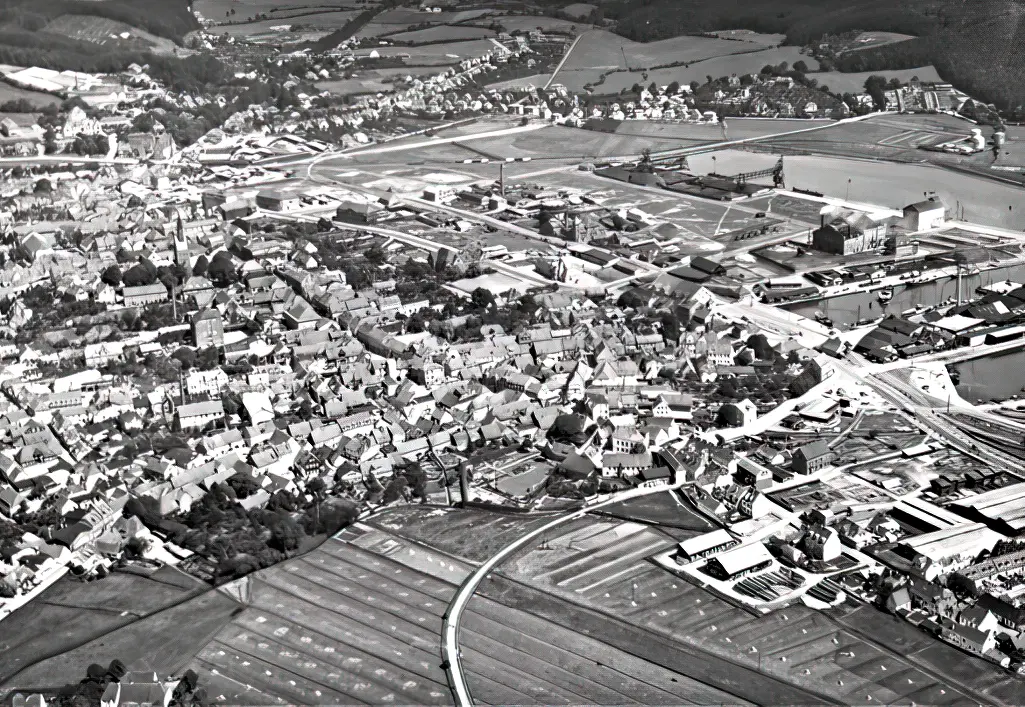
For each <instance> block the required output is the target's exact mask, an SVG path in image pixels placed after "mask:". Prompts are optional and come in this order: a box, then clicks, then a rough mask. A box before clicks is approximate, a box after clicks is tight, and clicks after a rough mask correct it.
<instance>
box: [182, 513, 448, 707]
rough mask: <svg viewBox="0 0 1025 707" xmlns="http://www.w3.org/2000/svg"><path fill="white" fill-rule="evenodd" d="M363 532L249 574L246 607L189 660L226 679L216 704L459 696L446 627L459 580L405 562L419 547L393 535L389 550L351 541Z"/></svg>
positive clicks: (212, 692) (215, 694)
mask: <svg viewBox="0 0 1025 707" xmlns="http://www.w3.org/2000/svg"><path fill="white" fill-rule="evenodd" d="M350 530H352V529H350ZM371 532H374V531H371ZM359 533H360V531H358V530H356V531H355V532H349V531H345V532H344V533H343V534H342V538H344V539H331V540H329V541H327V542H326V543H325V544H324V545H322V546H321V547H320V548H318V549H317V550H314V551H313V552H311V553H308V554H306V555H304V556H302V557H300V558H295V559H293V560H289V561H287V562H284V563H281V564H279V565H276V566H274V567H272V568H269V569H267V570H263V571H261V572H258V573H256V574H254V575H250V577H249V578H248V587H247V588H246V591H245V592H244V594H245V597H244V600H245V604H246V606H245V608H244V609H243V610H242V611H241V612H239V613H238V614H237V615H236V616H234V617H233V619H232V620H231V622H230V623H229V624H228V625H226V626H225V627H224V628H223V629H222V630H221V631H219V632H218V633H217V634H216V635H215V636H214V637H213V638H212V640H210V641H208V642H207V643H206V644H205V645H203V646H202V647H201V648H200V649H199V650H198V652H197V654H196V657H195V658H194V659H193V660H192V661H191V662H190V664H189V667H191V668H193V669H194V670H196V671H197V672H199V673H200V674H201V675H212V674H215V675H216V676H217V677H216V682H215V683H214V685H215V686H216V687H208V688H207V692H208V695H209V697H210V701H211V703H212V704H283V703H290V704H310V705H317V704H356V703H363V704H382V703H388V702H392V703H395V704H423V705H427V704H448V703H450V702H451V700H452V697H451V692H450V691H449V687H448V680H447V678H446V676H445V672H444V670H442V668H441V667H440V665H441V657H440V655H441V638H440V634H441V621H442V620H441V616H442V614H443V613H444V611H445V609H446V608H447V607H448V603H449V601H450V599H451V597H452V594H453V592H454V591H455V585H454V584H452V583H451V582H450V581H448V580H446V579H438V578H437V576H436V575H433V574H431V573H427V572H425V571H423V570H418V569H416V568H414V567H411V566H410V565H409V564H403V562H404V561H405V560H406V559H407V558H412V559H416V557H418V555H416V554H411V553H409V552H408V551H410V550H411V551H412V552H413V553H416V552H417V551H416V550H415V549H413V548H412V547H405V550H407V552H401V550H402V549H403V548H402V547H401V543H398V542H396V541H395V540H394V539H391V538H390V537H387V536H386V537H384V538H382V539H381V542H383V543H384V545H381V546H379V549H380V550H381V552H382V553H386V554H390V556H386V554H381V553H379V552H376V551H373V550H367V549H364V548H361V547H359V546H357V545H355V544H353V543H352V542H348V541H350V540H354V539H358V536H359ZM422 555H423V556H426V557H429V558H431V559H432V560H433V559H434V558H433V557H431V553H430V552H429V551H425V552H424V553H422ZM400 556H401V558H400ZM423 564H425V565H427V562H424V563H423ZM442 565H444V563H435V564H433V565H432V566H431V569H433V570H435V571H437V570H439V569H441V570H445V569H446V568H445V567H442ZM448 576H449V577H452V578H454V577H457V576H459V575H456V574H450V575H448Z"/></svg>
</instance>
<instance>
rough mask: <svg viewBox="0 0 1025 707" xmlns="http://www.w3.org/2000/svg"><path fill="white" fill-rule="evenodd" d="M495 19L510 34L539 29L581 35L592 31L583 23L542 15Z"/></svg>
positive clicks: (589, 26)
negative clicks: (516, 31)
mask: <svg viewBox="0 0 1025 707" xmlns="http://www.w3.org/2000/svg"><path fill="white" fill-rule="evenodd" d="M495 19H496V20H497V21H498V23H499V24H501V25H502V26H503V27H505V29H506V30H507V31H509V32H513V31H515V30H526V31H530V30H532V29H539V30H541V31H542V32H575V33H580V32H584V31H586V30H589V29H591V25H589V24H585V23H582V22H572V21H570V20H563V19H560V18H558V17H541V16H540V15H528V16H519V15H503V16H501V17H497V18H495Z"/></svg>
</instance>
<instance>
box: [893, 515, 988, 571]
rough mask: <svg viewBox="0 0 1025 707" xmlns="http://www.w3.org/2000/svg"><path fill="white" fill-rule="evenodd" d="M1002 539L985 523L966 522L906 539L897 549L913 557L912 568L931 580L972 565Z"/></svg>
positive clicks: (910, 557)
mask: <svg viewBox="0 0 1025 707" xmlns="http://www.w3.org/2000/svg"><path fill="white" fill-rule="evenodd" d="M1002 539H1003V536H1001V535H999V534H998V533H995V532H993V531H992V530H990V529H989V528H987V527H986V526H985V525H983V524H982V523H965V524H963V525H955V526H953V527H950V528H943V529H942V530H936V531H933V532H931V533H923V534H922V535H917V536H915V537H911V538H907V539H905V540H903V541H902V542H901V543H900V545H898V550H897V551H898V553H899V554H901V555H903V556H904V557H906V558H908V559H909V560H911V566H912V569H913V571H915V572H916V573H917V574H919V575H921V576H922V577H924V578H925V579H928V580H932V579H935V578H936V577H940V576H942V575H946V574H950V573H952V572H957V571H958V570H960V569H963V568H965V567H967V566H969V565H970V564H971V563H972V562H974V561H975V558H976V557H978V556H979V553H981V552H982V551H983V550H987V551H989V550H992V549H993V546H994V545H996V544H997V542H999V541H1000V540H1002Z"/></svg>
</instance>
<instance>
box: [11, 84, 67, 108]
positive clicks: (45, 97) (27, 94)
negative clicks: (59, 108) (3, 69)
mask: <svg viewBox="0 0 1025 707" xmlns="http://www.w3.org/2000/svg"><path fill="white" fill-rule="evenodd" d="M21 99H24V100H26V101H28V102H30V103H31V104H32V105H34V106H37V107H39V108H43V107H45V106H50V105H53V104H55V103H60V99H59V98H57V97H56V96H51V95H50V94H49V93H42V92H40V91H27V90H25V89H24V88H18V87H17V86H12V85H11V84H9V83H3V82H2V81H0V103H5V102H7V101H17V100H21Z"/></svg>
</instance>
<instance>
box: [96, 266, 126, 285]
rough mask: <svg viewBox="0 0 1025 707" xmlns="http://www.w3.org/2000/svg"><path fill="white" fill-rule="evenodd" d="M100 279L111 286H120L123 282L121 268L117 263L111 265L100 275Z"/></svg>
mask: <svg viewBox="0 0 1025 707" xmlns="http://www.w3.org/2000/svg"><path fill="white" fill-rule="evenodd" d="M100 280H102V281H103V282H105V283H107V284H108V285H110V286H111V287H118V286H119V285H120V284H121V268H119V267H118V266H117V265H110V266H109V267H108V268H107V269H106V270H104V271H103V273H102V274H101V275H100Z"/></svg>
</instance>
